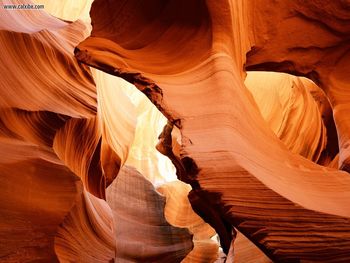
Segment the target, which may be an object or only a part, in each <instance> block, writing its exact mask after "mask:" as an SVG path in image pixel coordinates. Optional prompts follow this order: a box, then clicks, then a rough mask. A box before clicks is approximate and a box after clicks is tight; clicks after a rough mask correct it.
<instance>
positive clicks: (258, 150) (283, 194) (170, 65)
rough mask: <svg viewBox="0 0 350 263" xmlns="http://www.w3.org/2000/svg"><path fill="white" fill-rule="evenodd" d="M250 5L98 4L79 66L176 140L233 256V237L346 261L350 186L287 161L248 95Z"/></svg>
mask: <svg viewBox="0 0 350 263" xmlns="http://www.w3.org/2000/svg"><path fill="white" fill-rule="evenodd" d="M281 2H282V1H281ZM261 3H263V2H261ZM254 4H255V3H254V2H253V3H249V6H247V5H246V3H245V2H241V1H234V2H233V1H232V2H230V1H224V2H220V3H218V2H215V1H206V2H202V1H192V2H191V4H188V5H187V6H186V8H183V9H181V7H182V5H184V3H183V2H182V1H168V2H166V3H165V2H161V1H151V2H150V3H148V5H142V4H140V3H138V2H137V1H127V2H123V1H116V2H113V3H107V2H104V1H99V0H97V1H95V2H94V3H93V5H92V9H91V17H92V22H93V30H92V33H91V37H89V38H88V39H86V40H85V41H84V42H82V43H81V44H79V46H78V47H77V49H76V50H75V53H76V57H77V58H78V60H80V61H82V62H84V63H85V64H87V65H90V66H93V67H97V68H99V69H102V70H104V71H105V72H107V73H110V74H114V75H116V76H119V77H122V78H124V79H125V80H127V81H129V82H131V83H133V84H134V85H135V86H136V87H137V88H139V89H140V90H141V91H143V92H144V93H145V94H146V95H147V96H148V98H149V99H150V100H151V101H152V102H153V103H154V104H155V105H156V106H157V107H158V108H159V109H160V110H161V111H162V112H163V113H164V115H165V116H166V117H167V118H168V119H169V121H170V122H171V123H172V125H176V126H177V127H178V128H180V130H181V135H182V144H181V152H180V155H179V156H176V155H173V154H171V158H172V160H173V162H174V164H176V165H175V166H176V167H177V168H178V176H179V178H180V179H181V180H184V181H185V182H187V183H190V184H191V185H192V188H193V190H192V191H191V192H190V194H189V198H190V201H191V204H192V207H193V208H194V210H195V211H196V212H197V213H198V214H199V215H200V216H201V217H203V218H204V219H205V220H206V221H207V222H208V223H210V224H211V225H212V226H213V227H214V228H215V229H216V231H217V232H218V234H219V236H220V241H221V245H222V247H223V249H224V251H225V252H228V249H229V246H230V242H231V240H232V237H233V236H232V230H233V227H236V228H237V229H238V230H239V231H241V232H242V233H243V234H244V235H246V236H247V237H249V239H250V240H252V241H253V242H254V243H255V244H256V245H257V246H258V247H260V248H261V249H262V250H263V251H264V252H265V253H267V254H268V255H269V257H270V258H271V259H273V260H276V261H288V262H289V261H293V262H294V261H298V260H328V261H330V260H338V262H339V260H343V261H347V260H349V256H350V254H349V246H350V243H349V241H350V235H349V234H350V226H349V216H350V214H349V211H350V210H349V207H350V203H349V201H350V199H349V197H350V188H349V186H350V178H349V176H348V174H347V173H345V172H341V171H336V170H334V169H330V168H324V167H321V166H318V165H316V164H314V163H312V162H311V161H309V160H306V159H304V158H302V157H300V156H298V155H296V154H292V153H291V152H290V151H288V150H287V148H286V147H285V145H283V144H282V143H281V141H280V140H278V139H277V137H276V136H275V135H274V134H273V133H272V131H271V130H270V129H269V128H268V126H267V124H266V123H265V122H264V120H263V119H262V117H261V115H260V112H259V111H258V108H257V105H256V103H255V101H254V99H253V97H252V96H251V94H250V93H249V92H248V90H247V89H246V88H245V86H244V84H243V78H242V77H243V76H244V74H243V71H242V68H243V63H244V60H245V59H244V55H245V52H247V51H248V50H249V48H250V46H251V45H252V42H251V39H249V37H250V36H249V35H248V34H247V32H249V33H250V32H251V31H252V30H250V26H251V25H250V21H251V19H252V18H253V16H252V14H251V13H254V12H253V11H252V10H259V8H255V6H254ZM264 4H265V5H266V3H264ZM300 5H302V3H300ZM266 6H269V7H271V8H274V7H273V6H272V5H266ZM254 8H255V9H254ZM108 10H115V12H113V13H110V12H108ZM179 10H182V12H179ZM194 10H195V11H194ZM258 12H259V11H258ZM106 14H107V15H106ZM124 17H127V18H128V19H122V18H124ZM165 17H166V19H165ZM269 17H270V16H269ZM276 19H277V18H276ZM276 24H277V23H276ZM294 28H295V27H294ZM136 30H137V31H136ZM136 32H137V33H136ZM254 33H255V32H252V34H254ZM135 35H136V36H137V37H135ZM260 36H262V34H261V35H260ZM270 52H271V53H273V52H274V51H273V50H271V51H270ZM335 119H336V115H335ZM336 123H337V121H336ZM320 132H321V131H320ZM163 135H164V134H163ZM340 140H341V139H340ZM340 145H341V143H340ZM340 147H341V148H342V146H340ZM168 152H169V151H168ZM340 152H341V151H340ZM342 158H343V155H342V153H340V160H342ZM305 232H306V233H307V238H305ZM315 251H317V253H315Z"/></svg>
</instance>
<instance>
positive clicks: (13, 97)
mask: <svg viewBox="0 0 350 263" xmlns="http://www.w3.org/2000/svg"><path fill="white" fill-rule="evenodd" d="M15 3H17V2H15ZM0 12H1V15H0V25H2V27H1V31H0V48H1V50H2V52H1V55H0V61H1V63H0V71H1V72H2V74H3V77H2V78H1V80H0V89H1V91H2V96H1V99H0V107H1V108H9V107H13V108H19V109H23V110H28V111H40V110H46V111H51V112H56V113H60V114H64V115H68V116H74V117H87V116H88V117H91V116H93V115H94V114H96V89H95V86H94V82H93V80H92V77H91V74H90V73H89V70H88V68H87V67H85V66H82V65H80V64H78V62H77V61H76V60H75V58H74V56H73V49H74V46H75V45H77V44H78V43H79V42H80V41H81V40H82V39H84V37H85V36H86V35H87V34H88V33H89V30H88V28H87V27H86V26H85V25H84V24H83V23H82V22H79V21H78V22H75V23H70V24H68V23H65V22H62V21H61V20H59V19H54V18H52V17H50V16H48V15H47V14H46V13H45V12H43V11H40V10H36V11H34V10H21V11H19V12H17V11H13V10H12V11H8V10H5V9H4V8H1V10H0ZM43 20H44V21H46V22H44V21H43ZM8 21H11V25H10V26H7V23H8ZM38 25H40V28H37V29H36V30H29V29H28V28H31V29H35V28H36V26H38ZM19 65H20V66H19Z"/></svg>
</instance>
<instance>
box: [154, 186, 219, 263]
mask: <svg viewBox="0 0 350 263" xmlns="http://www.w3.org/2000/svg"><path fill="white" fill-rule="evenodd" d="M157 191H158V192H160V193H161V194H162V195H164V196H165V197H166V204H165V209H164V215H165V218H166V220H167V221H168V222H169V223H170V224H171V225H173V226H177V227H185V228H188V230H189V231H190V232H191V233H192V234H193V244H194V247H193V250H192V251H191V252H190V253H189V254H188V255H187V256H186V258H185V259H184V260H183V261H182V262H183V263H185V262H188V263H190V262H193V263H194V262H215V260H216V259H217V258H218V252H219V247H218V244H217V243H216V242H215V241H213V240H212V239H211V238H212V237H213V236H214V235H215V234H216V233H215V230H214V229H213V228H211V227H210V226H209V225H208V224H207V223H205V222H204V221H203V219H201V218H200V217H199V216H198V215H197V214H196V213H195V212H194V211H193V210H192V207H191V204H190V202H189V200H188V198H187V195H188V193H189V192H190V191H191V186H190V185H188V184H185V183H183V182H181V181H175V182H170V183H166V184H163V185H161V186H159V187H158V188H157Z"/></svg>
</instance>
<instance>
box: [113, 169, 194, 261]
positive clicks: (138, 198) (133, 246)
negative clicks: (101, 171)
mask: <svg viewBox="0 0 350 263" xmlns="http://www.w3.org/2000/svg"><path fill="white" fill-rule="evenodd" d="M107 203H108V204H109V206H110V207H111V209H112V212H113V220H114V228H115V235H116V249H117V251H116V259H115V260H116V262H180V261H181V260H182V259H183V258H184V257H185V256H186V255H187V254H188V253H189V252H190V251H191V250H192V247H193V244H192V235H191V234H190V232H189V231H188V230H187V229H185V228H178V227H174V226H172V225H170V224H169V223H168V222H167V220H166V218H165V216H164V207H165V198H164V197H163V196H162V195H160V194H159V193H158V192H157V191H156V190H155V188H154V186H153V185H152V184H151V183H150V182H149V181H148V180H147V179H145V178H144V177H143V176H142V175H141V174H140V173H139V172H138V171H137V170H136V169H135V168H133V167H129V166H123V168H122V169H121V170H120V173H119V175H118V177H117V178H116V179H115V180H114V181H113V183H112V184H111V185H110V186H109V187H108V188H107Z"/></svg>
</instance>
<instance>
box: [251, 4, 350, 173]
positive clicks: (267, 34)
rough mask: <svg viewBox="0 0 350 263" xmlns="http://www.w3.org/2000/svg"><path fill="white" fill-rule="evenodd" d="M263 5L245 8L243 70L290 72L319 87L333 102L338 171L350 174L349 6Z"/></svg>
mask: <svg viewBox="0 0 350 263" xmlns="http://www.w3.org/2000/svg"><path fill="white" fill-rule="evenodd" d="M267 2H268V1H264V0H256V1H254V2H253V3H252V8H251V9H250V10H251V19H250V20H251V28H252V30H251V31H250V32H251V33H252V36H250V38H251V39H253V43H252V44H253V49H252V50H251V52H249V53H248V54H247V69H250V70H270V71H284V72H292V73H296V74H299V75H305V76H308V77H310V78H311V79H313V80H314V81H315V82H316V83H318V84H319V85H320V86H321V87H322V88H323V89H324V90H325V92H326V94H327V96H328V98H329V100H330V102H331V104H332V108H333V113H334V120H335V124H336V126H337V132H338V136H339V146H340V149H339V150H340V155H339V167H340V168H341V169H343V170H346V171H350V168H349V164H350V147H349V145H350V137H349V136H350V135H349V128H350V121H349V118H348V117H347V115H348V111H349V109H350V101H349V98H350V96H349V95H350V94H349V85H350V84H349V83H350V79H349V73H350V72H349V65H350V53H349V52H350V38H349V34H350V29H349V23H350V12H349V11H350V3H349V2H348V1H329V2H327V3H325V4H324V3H322V2H320V1H307V2H304V1H299V0H298V1H291V0H288V1H282V0H279V1H276V2H275V3H274V5H269V4H267ZM267 13H268V14H270V15H269V16H266V15H264V14H267ZM271 18H273V19H271ZM299 29H302V30H299ZM291 36H292V37H291Z"/></svg>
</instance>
